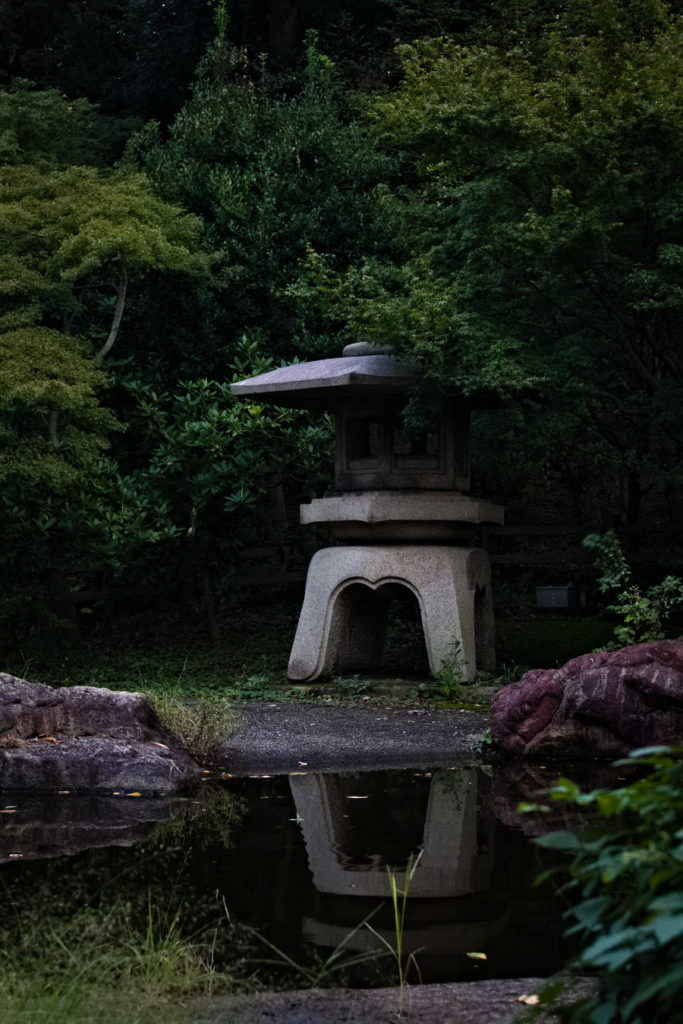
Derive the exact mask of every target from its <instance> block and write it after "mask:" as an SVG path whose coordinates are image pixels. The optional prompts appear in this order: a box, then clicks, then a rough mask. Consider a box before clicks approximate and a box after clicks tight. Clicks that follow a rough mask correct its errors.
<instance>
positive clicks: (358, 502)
mask: <svg viewBox="0 0 683 1024" xmlns="http://www.w3.org/2000/svg"><path fill="white" fill-rule="evenodd" d="M418 379H419V372H418V371H417V370H416V369H415V368H414V367H410V366H407V365H405V364H404V363H401V362H400V361H399V360H398V359H397V358H396V357H395V356H393V355H391V354H390V352H388V351H385V350H383V349H379V348H377V347H376V346H372V345H367V344H365V343H358V344H354V345H347V346H346V348H345V349H344V352H343V355H342V356H341V358H337V359H320V360H316V361H315V362H308V363H296V364H294V365H292V366H285V367H281V368H280V369H277V370H271V371H270V372H269V373H264V374H261V375H260V376H258V377H252V378H249V379H248V380H243V381H239V382H238V383H236V384H233V385H232V387H231V391H232V393H233V394H234V395H236V396H244V397H248V398H250V399H251V400H252V401H254V400H256V401H258V402H269V403H272V404H275V405H281V406H287V407H290V408H299V409H321V410H333V411H334V413H335V417H336V462H335V490H334V492H332V494H330V495H329V496H328V497H325V498H318V499H316V500H314V501H312V502H310V503H309V504H307V505H302V506H301V522H302V523H304V524H308V523H321V524H325V525H326V526H327V528H328V531H329V535H330V538H331V540H332V542H333V544H332V546H330V547H326V548H323V549H322V550H320V551H318V552H317V553H316V554H315V555H314V557H313V559H312V560H311V564H310V567H309V570H308V577H307V580H306V593H305V597H304V603H303V607H302V610H301V615H300V617H299V624H298V627H297V631H296V636H295V639H294V645H293V647H292V653H291V656H290V659H289V667H288V676H289V678H290V679H295V680H301V681H303V680H313V679H317V678H318V677H319V676H321V675H325V674H328V673H331V672H355V671H363V670H365V671H368V670H369V671H371V670H372V669H373V668H377V667H378V666H379V664H380V661H381V657H382V651H383V648H384V637H385V629H386V622H387V613H388V607H389V604H390V602H391V601H392V600H393V599H395V598H396V597H400V596H402V595H404V594H405V591H406V590H407V591H409V592H410V593H412V594H413V595H414V597H415V598H416V599H417V603H418V606H419V609H420V616H421V620H422V627H423V630H424V637H425V645H426V649H427V656H428V658H429V665H430V668H431V670H432V672H434V673H436V672H438V671H439V669H441V668H442V667H443V666H444V665H450V664H452V662H453V659H454V658H457V660H458V661H459V662H460V665H461V667H462V671H463V676H464V677H466V678H467V679H469V680H472V679H473V678H474V675H475V672H476V671H477V668H480V669H486V670H490V669H492V668H493V667H494V651H493V611H492V603H491V589H490V578H491V573H490V565H489V560H488V556H487V555H486V552H485V551H483V550H481V549H480V548H477V547H476V546H475V544H476V535H477V527H478V525H479V524H480V523H501V522H502V519H503V510H502V508H500V507H499V506H496V505H492V504H490V503H489V502H485V501H480V500H479V499H477V498H473V497H470V496H468V494H467V492H468V491H469V485H470V450H469V448H470V446H469V419H470V408H469V405H468V403H467V402H466V401H464V400H463V399H461V398H458V397H457V396H448V395H445V396H443V397H442V399H441V402H440V407H439V408H438V410H437V411H436V412H435V414H434V418H433V422H432V423H430V424H428V425H427V428H426V429H425V430H424V431H423V432H422V433H421V434H419V435H416V434H414V433H411V432H409V431H408V430H407V429H406V428H405V426H404V424H403V420H402V416H401V414H402V411H403V410H404V409H405V406H406V403H407V401H408V397H409V393H410V392H411V391H412V390H413V389H414V388H415V385H416V384H417V382H418Z"/></svg>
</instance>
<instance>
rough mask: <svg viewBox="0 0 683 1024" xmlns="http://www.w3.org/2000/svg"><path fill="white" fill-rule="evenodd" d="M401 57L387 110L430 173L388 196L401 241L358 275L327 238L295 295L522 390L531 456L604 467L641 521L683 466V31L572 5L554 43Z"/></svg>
mask: <svg viewBox="0 0 683 1024" xmlns="http://www.w3.org/2000/svg"><path fill="white" fill-rule="evenodd" d="M636 8H637V10H636ZM401 54H402V62H403V77H402V80H401V83H400V85H399V87H398V88H397V89H396V90H394V91H391V92H389V93H387V94H385V95H384V96H381V97H379V98H378V99H376V100H375V101H374V102H373V103H372V105H371V107H370V112H369V113H370V117H371V119H372V121H373V123H374V124H375V126H376V131H377V134H378V137H379V139H380V141H381V143H382V144H383V145H385V146H387V147H391V148H392V149H394V150H399V151H402V152H403V153H404V154H405V158H404V159H407V160H408V167H409V168H412V170H413V173H414V174H415V175H416V176H417V183H416V184H417V187H406V186H405V185H404V186H403V187H402V188H401V189H399V190H395V189H394V190H387V192H386V194H385V195H384V196H383V201H382V214H383V218H384V219H385V221H389V222H390V224H391V226H392V236H393V238H394V240H395V243H396V248H395V251H394V252H393V253H392V254H390V255H389V256H382V257H375V256H372V255H370V254H368V256H367V257H366V258H365V259H364V260H363V261H362V262H360V263H357V264H356V265H355V266H354V267H353V268H351V270H350V271H348V272H346V273H344V272H342V273H341V274H340V273H339V272H338V271H337V270H336V268H335V267H334V265H333V264H331V262H330V261H329V260H326V259H325V258H324V253H322V252H320V253H315V254H312V255H311V257H310V258H309V276H308V280H307V284H306V286H303V285H297V286H295V290H296V293H297V294H299V295H300V296H301V298H302V300H304V301H305V303H306V304H307V307H308V308H309V309H311V308H312V309H313V310H316V307H317V311H318V312H319V313H325V312H327V313H328V316H329V314H330V313H332V315H333V317H334V319H332V320H330V323H335V324H336V325H337V327H338V328H341V330H343V331H344V332H345V333H348V334H349V335H350V336H357V335H358V334H360V333H362V334H363V336H365V337H368V338H369V339H373V340H378V341H383V342H387V341H389V342H391V344H393V345H394V346H396V347H397V348H398V349H399V350H402V351H405V352H407V353H410V354H411V355H417V356H418V357H419V358H420V360H421V361H422V363H423V365H424V367H425V370H426V372H427V373H428V374H429V375H430V376H432V377H434V378H436V380H437V381H438V382H439V383H443V382H445V381H448V382H450V383H453V384H454V385H456V386H457V387H459V388H460V389H462V390H463V391H465V392H466V393H475V394H476V393H477V392H478V391H480V390H481V389H482V388H483V389H490V390H494V391H496V392H498V393H501V394H503V395H515V394H517V395H519V396H520V400H521V401H522V408H523V409H525V412H526V415H525V416H523V417H521V418H520V417H518V418H517V420H516V422H515V421H514V420H513V421H512V422H511V423H510V427H509V429H508V431H507V433H506V434H504V435H501V434H500V433H499V439H500V440H502V441H503V443H507V444H508V445H510V446H512V445H514V448H513V449H512V452H511V454H513V455H514V459H513V460H511V461H514V463H515V465H516V463H517V462H518V461H519V459H520V457H521V455H522V452H523V450H524V446H526V447H527V450H528V449H529V448H531V449H532V451H533V452H534V453H535V454H537V455H538V457H539V458H541V459H543V458H545V459H549V460H550V461H551V462H552V461H553V460H554V461H555V462H556V463H557V462H559V461H562V463H563V464H564V465H566V466H567V469H568V471H569V472H565V475H566V476H568V477H569V476H570V475H571V473H572V472H573V473H574V474H576V475H578V476H579V477H580V479H579V481H578V482H577V486H578V487H579V488H580V487H581V486H585V485H586V484H587V483H588V482H589V478H590V475H591V469H592V465H594V464H595V462H596V461H599V462H600V463H601V467H600V469H601V473H602V475H603V479H605V477H606V476H609V477H610V478H611V480H610V482H612V481H619V483H620V485H621V487H622V489H623V491H624V494H625V504H624V510H623V511H624V515H625V517H626V518H627V519H629V520H631V521H635V520H636V519H637V516H638V512H639V506H640V503H641V501H642V498H643V495H644V494H645V493H647V491H648V490H651V489H652V488H653V487H654V486H656V487H658V488H660V494H661V493H662V491H661V489H663V488H664V487H665V486H666V485H667V483H668V484H670V485H672V486H677V485H678V483H679V481H680V463H681V454H682V449H681V432H682V430H681V418H680V416H681V409H682V408H683V401H682V400H681V399H682V395H681V384H682V381H683V366H682V361H681V348H680V320H681V291H680V257H681V251H680V248H679V241H680V235H681V227H682V224H681V221H682V218H683V204H682V203H681V182H680V167H681V157H682V155H683V154H682V153H681V148H680V147H681V140H682V139H683V135H681V123H682V120H683V93H681V91H680V76H679V68H680V64H681V58H682V56H683V26H682V25H681V24H680V23H679V21H678V20H677V19H675V18H671V17H670V16H669V15H668V13H667V11H666V9H665V7H664V6H663V5H662V4H659V3H656V2H653V3H648V4H627V5H621V4H618V3H616V2H613V0H605V2H602V3H599V4H593V5H583V4H580V3H570V4H568V5H567V10H566V14H565V17H564V18H563V19H560V20H556V21H552V22H550V23H549V24H548V25H547V27H546V30H545V32H544V33H543V34H542V36H541V37H540V38H539V39H537V40H536V41H535V44H534V46H533V47H530V46H528V45H521V44H520V43H519V42H516V43H515V44H514V45H512V46H509V45H507V44H506V45H503V46H497V45H495V44H494V45H491V43H488V45H477V46H468V47H463V46H461V45H458V44H457V43H455V42H454V41H453V40H451V39H443V38H439V39H435V40H427V41H422V42H420V43H416V44H414V45H411V46H406V47H404V48H403V49H402V51H401ZM404 173H406V174H407V172H404ZM409 180H410V179H409V178H408V181H409ZM331 298H332V301H330V299H331ZM316 300H317V301H316ZM505 426H506V424H505V421H503V428H505ZM515 428H516V429H515ZM511 435H512V436H511ZM514 435H516V438H515V436H514ZM558 457H559V458H558ZM580 463H583V465H577V464H580ZM608 486H609V484H608Z"/></svg>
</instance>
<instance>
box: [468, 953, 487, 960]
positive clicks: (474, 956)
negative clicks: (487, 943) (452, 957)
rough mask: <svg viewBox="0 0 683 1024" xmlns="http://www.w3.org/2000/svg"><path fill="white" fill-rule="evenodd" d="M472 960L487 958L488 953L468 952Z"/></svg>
mask: <svg viewBox="0 0 683 1024" xmlns="http://www.w3.org/2000/svg"><path fill="white" fill-rule="evenodd" d="M465 956H468V957H469V958H470V960H486V953H466V954H465Z"/></svg>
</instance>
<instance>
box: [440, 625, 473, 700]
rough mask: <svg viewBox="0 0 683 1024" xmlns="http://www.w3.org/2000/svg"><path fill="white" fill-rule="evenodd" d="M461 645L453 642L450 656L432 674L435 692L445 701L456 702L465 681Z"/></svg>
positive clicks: (457, 641)
mask: <svg viewBox="0 0 683 1024" xmlns="http://www.w3.org/2000/svg"><path fill="white" fill-rule="evenodd" d="M466 664H467V662H466V661H465V660H464V658H463V652H462V643H461V642H460V640H454V641H453V643H452V644H451V645H450V654H449V655H448V657H447V658H444V660H443V661H442V662H441V665H440V667H439V669H438V670H437V671H436V672H435V673H434V680H435V683H436V690H437V692H438V693H439V694H440V695H441V696H442V697H445V699H446V700H457V699H458V698H459V697H461V696H462V687H463V683H464V682H465V681H466V678H467V677H466V675H465V666H466Z"/></svg>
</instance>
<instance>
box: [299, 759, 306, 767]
mask: <svg viewBox="0 0 683 1024" xmlns="http://www.w3.org/2000/svg"><path fill="white" fill-rule="evenodd" d="M307 764H308V761H299V766H300V767H301V768H305V767H306V765H307Z"/></svg>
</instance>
